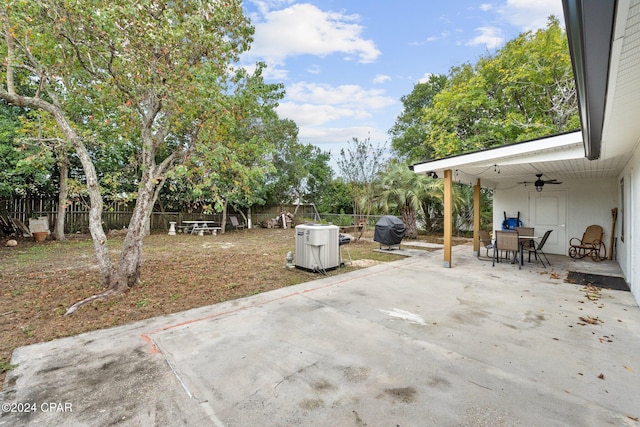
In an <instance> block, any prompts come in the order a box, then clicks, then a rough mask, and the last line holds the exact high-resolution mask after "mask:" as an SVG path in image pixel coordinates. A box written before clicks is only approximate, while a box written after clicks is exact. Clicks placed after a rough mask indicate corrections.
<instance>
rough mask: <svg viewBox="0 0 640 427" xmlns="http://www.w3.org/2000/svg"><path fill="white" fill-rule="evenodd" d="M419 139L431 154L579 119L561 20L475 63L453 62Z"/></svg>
mask: <svg viewBox="0 0 640 427" xmlns="http://www.w3.org/2000/svg"><path fill="white" fill-rule="evenodd" d="M423 120H424V125H425V126H426V127H427V130H428V132H427V137H426V139H425V143H424V147H418V148H414V149H413V150H412V151H411V153H412V154H414V156H415V153H417V154H421V153H426V154H429V153H432V155H433V156H434V158H440V157H445V156H449V155H454V154H460V153H464V152H469V151H474V150H480V149H484V148H489V147H493V146H497V145H504V144H507V143H512V142H516V141H523V140H528V139H533V138H536V137H542V136H546V135H549V134H555V133H559V132H564V131H569V130H573V129H576V128H578V127H579V119H578V114H577V98H576V93H575V87H574V83H573V75H572V68H571V59H570V56H569V49H568V46H567V38H566V35H565V34H564V32H563V30H562V28H561V27H560V24H559V21H558V20H557V19H556V18H550V19H549V22H548V24H547V27H546V28H545V29H542V30H538V31H536V32H535V33H534V32H526V33H523V34H521V35H520V36H518V37H517V38H516V39H514V40H511V41H509V42H508V43H507V44H506V45H505V46H504V47H503V48H502V49H500V50H498V51H497V52H496V53H495V54H494V55H487V56H485V57H482V58H480V60H479V61H478V63H477V64H476V65H475V66H471V65H470V64H463V65H461V66H458V67H454V68H452V70H451V72H450V75H449V83H448V85H447V86H446V87H445V88H444V89H442V90H441V91H440V92H439V93H438V94H437V95H435V96H434V97H433V99H432V103H431V106H430V107H429V108H427V109H426V111H425V114H424V117H423Z"/></svg>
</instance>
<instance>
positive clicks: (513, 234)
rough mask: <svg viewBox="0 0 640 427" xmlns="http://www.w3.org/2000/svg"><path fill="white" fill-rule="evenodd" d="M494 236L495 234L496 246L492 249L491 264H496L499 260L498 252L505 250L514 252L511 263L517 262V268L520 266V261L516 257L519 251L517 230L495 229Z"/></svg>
mask: <svg viewBox="0 0 640 427" xmlns="http://www.w3.org/2000/svg"><path fill="white" fill-rule="evenodd" d="M494 236H496V247H495V249H494V251H493V266H495V265H496V261H497V262H500V260H499V252H500V251H507V253H511V252H513V254H514V255H513V260H511V263H512V264H513V263H514V262H518V269H520V268H522V263H521V262H520V260H519V259H518V254H519V253H520V242H519V241H518V232H517V231H501V230H496V231H495V234H494Z"/></svg>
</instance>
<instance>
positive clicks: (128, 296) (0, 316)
mask: <svg viewBox="0 0 640 427" xmlns="http://www.w3.org/2000/svg"><path fill="white" fill-rule="evenodd" d="M367 236H368V237H369V238H371V236H372V232H368V233H367V234H365V237H367ZM6 240H7V239H6V238H4V239H2V240H0V244H1V245H2V246H1V247H0V284H1V285H0V294H1V295H2V298H0V336H1V337H2V339H0V384H4V377H5V371H6V370H7V369H10V365H9V361H10V359H11V353H12V352H13V350H14V349H15V348H17V347H21V346H25V345H29V344H33V343H37V342H42V341H49V340H53V339H56V338H61V337H65V336H70V335H76V334H80V333H82V332H87V331H92V330H96V329H102V328H107V327H110V326H116V325H122V324H126V323H131V322H134V321H137V320H141V319H147V318H150V317H154V316H159V315H164V314H169V313H175V312H178V311H182V310H187V309H190V308H195V307H201V306H205V305H210V304H215V303H218V302H221V301H227V300H231V299H235V298H241V297H245V296H248V295H254V294H257V293H260V292H265V291H269V290H272V289H277V288H282V287H285V286H291V285H295V284H298V283H303V282H307V281H310V280H314V279H317V278H319V277H321V276H320V275H319V274H317V273H311V272H306V271H303V270H300V269H293V270H288V269H286V268H285V264H286V261H285V256H286V254H287V252H289V251H292V252H293V251H294V250H295V230H294V229H252V230H246V231H233V232H228V233H226V234H223V235H218V236H210V235H206V236H191V235H182V234H178V235H177V236H168V235H166V234H153V235H151V236H148V237H147V238H146V239H145V249H144V256H143V264H142V274H141V282H140V283H139V284H138V285H136V286H134V287H133V288H132V289H130V290H129V291H128V292H126V293H124V294H122V295H118V296H116V297H111V298H110V299H106V300H101V301H96V302H93V303H91V304H87V305H85V306H83V307H82V308H80V309H79V310H78V311H77V312H75V313H74V314H72V315H71V316H66V317H65V316H63V314H64V313H65V311H66V310H67V308H68V307H69V306H70V305H72V304H73V303H75V302H77V301H79V300H81V299H83V298H86V297H88V296H91V295H93V294H96V293H98V292H100V291H101V290H102V289H101V287H100V286H99V278H98V270H97V267H96V262H95V255H94V251H93V244H92V242H91V240H90V238H89V236H87V235H72V236H69V238H68V240H66V241H64V242H57V241H52V240H47V241H45V242H43V243H35V242H33V240H32V239H20V240H19V244H18V246H17V247H13V248H12V247H5V246H4V243H5V241H6ZM122 241H123V236H115V237H110V239H109V248H110V253H111V257H112V259H113V261H114V262H115V261H116V260H117V258H118V256H119V250H120V248H121V246H122ZM431 241H433V240H431ZM378 247H379V245H378V244H377V243H374V242H372V241H370V240H362V241H360V242H352V243H351V244H350V245H349V251H350V253H351V258H352V259H353V260H354V262H353V265H347V266H345V267H344V268H339V269H336V270H333V271H330V272H328V275H330V276H333V275H338V274H343V273H345V272H348V271H352V270H354V269H357V268H362V267H368V266H371V265H373V264H375V263H378V262H389V261H394V260H397V259H399V258H398V255H394V254H393V252H391V253H380V252H377V251H374V249H377V248H378ZM343 255H344V257H347V254H346V251H345V250H344V249H343Z"/></svg>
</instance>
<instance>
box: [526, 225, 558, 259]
mask: <svg viewBox="0 0 640 427" xmlns="http://www.w3.org/2000/svg"><path fill="white" fill-rule="evenodd" d="M552 231H553V230H547V231H546V232H545V233H544V236H542V239H541V240H540V242H538V243H536V242H533V244H532V245H531V246H530V247H526V246H525V247H523V250H526V251H529V262H531V253H532V252H533V257H534V259H535V260H536V261H537V260H538V255H541V256H540V258H539V259H540V262H541V263H542V268H545V265H544V261H542V257H544V259H546V260H547V264H549V265H551V263H550V262H549V259H548V258H547V254H545V253H544V252H542V247H543V246H544V244H545V243H546V242H547V239H548V238H549V234H551V232H552Z"/></svg>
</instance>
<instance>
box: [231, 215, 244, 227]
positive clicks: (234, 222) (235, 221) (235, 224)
mask: <svg viewBox="0 0 640 427" xmlns="http://www.w3.org/2000/svg"><path fill="white" fill-rule="evenodd" d="M229 220H231V225H233V228H235V229H236V230H237V229H239V228H244V223H242V224H240V222H239V221H238V217H236V216H233V215H232V216H230V217H229Z"/></svg>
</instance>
